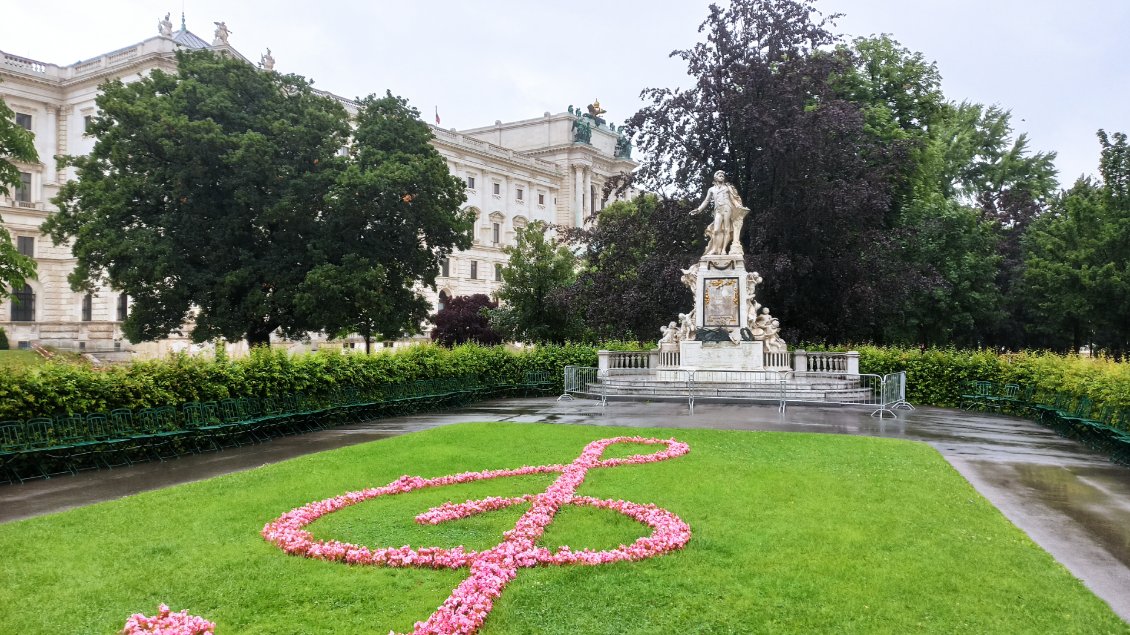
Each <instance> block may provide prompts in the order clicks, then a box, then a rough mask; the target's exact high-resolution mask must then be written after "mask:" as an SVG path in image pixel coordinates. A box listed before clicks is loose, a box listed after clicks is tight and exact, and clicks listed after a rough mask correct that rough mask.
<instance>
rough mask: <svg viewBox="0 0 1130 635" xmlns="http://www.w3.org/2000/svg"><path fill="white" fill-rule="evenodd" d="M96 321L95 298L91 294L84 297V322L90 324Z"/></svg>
mask: <svg viewBox="0 0 1130 635" xmlns="http://www.w3.org/2000/svg"><path fill="white" fill-rule="evenodd" d="M93 319H94V296H92V295H90V294H89V293H88V294H86V295H84V296H82V321H83V322H90V321H91V320H93Z"/></svg>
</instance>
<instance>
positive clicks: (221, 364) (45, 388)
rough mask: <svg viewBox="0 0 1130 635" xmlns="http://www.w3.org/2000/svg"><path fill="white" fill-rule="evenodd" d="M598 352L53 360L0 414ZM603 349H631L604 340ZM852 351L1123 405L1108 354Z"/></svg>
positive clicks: (941, 397) (936, 400)
mask: <svg viewBox="0 0 1130 635" xmlns="http://www.w3.org/2000/svg"><path fill="white" fill-rule="evenodd" d="M597 348H598V347H596V346H589V345H580V344H573V345H563V346H555V345H545V346H536V347H532V348H528V349H525V350H521V351H513V350H510V349H507V348H506V347H503V346H494V347H483V346H477V345H474V344H465V345H463V346H457V347H455V348H452V349H446V348H441V347H438V346H433V345H419V346H412V347H409V348H405V349H400V350H398V351H395V352H386V353H378V354H375V355H368V356H366V355H356V354H342V353H339V352H337V351H335V350H332V349H330V350H324V351H320V352H318V353H311V354H304V355H293V356H292V355H289V354H287V353H286V352H285V351H283V350H280V349H257V350H255V351H253V352H252V354H251V355H250V356H249V357H246V358H242V359H236V360H228V359H220V360H212V359H206V358H196V357H189V356H187V355H173V356H170V357H168V358H166V359H162V360H155V361H144V362H135V363H132V364H128V365H124V366H114V367H111V368H108V369H104V370H100V369H93V368H89V367H86V366H82V365H77V364H72V363H65V362H51V363H47V364H44V365H42V366H36V367H34V368H28V369H24V370H16V371H11V372H5V373H0V420H6V419H27V418H29V417H40V416H54V415H57V414H63V413H71V414H78V413H88V412H99V411H108V410H111V409H113V408H130V409H137V408H149V407H154V406H164V405H177V404H182V403H185V402H189V401H210V400H220V399H226V398H229V397H246V396H255V397H272V396H279V395H283V394H288V393H294V392H300V393H306V394H312V395H316V394H321V393H325V392H328V391H330V390H333V389H334V388H337V387H342V386H355V387H358V388H360V389H366V388H375V387H378V386H380V385H383V384H390V383H399V382H406V381H415V380H419V379H442V378H449V377H460V376H465V375H483V376H485V377H487V378H489V379H499V380H510V381H519V380H521V379H522V377H523V376H524V374H525V373H526V372H527V371H549V372H550V373H552V375H553V376H554V377H556V378H557V379H558V381H561V377H562V376H563V374H564V373H563V369H564V368H565V366H567V365H569V364H573V365H577V366H596V351H597ZM600 348H608V349H612V350H623V349H634V348H636V347H635V346H633V345H626V344H622V343H610V344H604V345H601V346H600ZM856 350H858V351H859V353H860V371H861V372H864V373H875V374H880V375H882V374H886V373H891V372H896V371H900V370H905V371H906V372H907V391H908V394H907V397H908V398H909V399H910V402H911V403H914V404H922V405H933V406H943V407H953V406H956V405H957V399H958V395H960V394H961V391H962V387H963V385H964V384H965V383H966V382H969V381H973V380H988V381H994V382H1001V383H1006V382H1012V383H1017V384H1021V385H1025V386H1027V385H1035V386H1036V388H1037V393H1036V394H1037V396H1038V397H1042V398H1045V399H1050V397H1051V396H1052V395H1054V394H1055V393H1056V392H1058V391H1065V392H1069V393H1072V394H1075V395H1087V396H1089V397H1090V398H1091V399H1093V400H1094V401H1095V402H1096V403H1109V404H1111V405H1115V406H1130V365H1127V364H1122V363H1118V362H1114V361H1112V360H1110V359H1106V358H1095V359H1091V358H1082V357H1077V356H1066V357H1065V356H1062V355H1055V354H1052V353H1009V354H1003V355H998V354H996V353H992V352H987V351H968V350H957V349H938V348H931V349H926V350H919V349H917V348H892V347H883V348H880V347H875V346H863V347H859V348H857V349H856Z"/></svg>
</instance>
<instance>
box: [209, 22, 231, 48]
mask: <svg viewBox="0 0 1130 635" xmlns="http://www.w3.org/2000/svg"><path fill="white" fill-rule="evenodd" d="M212 24H215V25H216V39H214V40H212V46H221V45H223V46H227V44H228V36H229V35H231V29H229V28H228V25H227V23H226V22H223V21H222V20H221V21H220V22H213V23H212Z"/></svg>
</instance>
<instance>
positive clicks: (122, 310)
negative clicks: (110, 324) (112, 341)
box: [118, 293, 129, 322]
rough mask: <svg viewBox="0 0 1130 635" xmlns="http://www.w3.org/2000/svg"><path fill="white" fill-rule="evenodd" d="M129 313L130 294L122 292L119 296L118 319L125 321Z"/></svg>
mask: <svg viewBox="0 0 1130 635" xmlns="http://www.w3.org/2000/svg"><path fill="white" fill-rule="evenodd" d="M128 315H129V296H128V295H126V294H124V293H123V294H121V295H119V296H118V321H119V322H125V321H126V317H127V316H128Z"/></svg>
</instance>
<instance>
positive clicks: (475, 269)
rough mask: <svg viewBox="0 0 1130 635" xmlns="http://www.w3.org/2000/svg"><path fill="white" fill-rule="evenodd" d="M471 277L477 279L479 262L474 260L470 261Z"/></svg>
mask: <svg viewBox="0 0 1130 635" xmlns="http://www.w3.org/2000/svg"><path fill="white" fill-rule="evenodd" d="M471 279H472V280H478V279H479V263H478V262H476V261H474V260H472V261H471Z"/></svg>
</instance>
